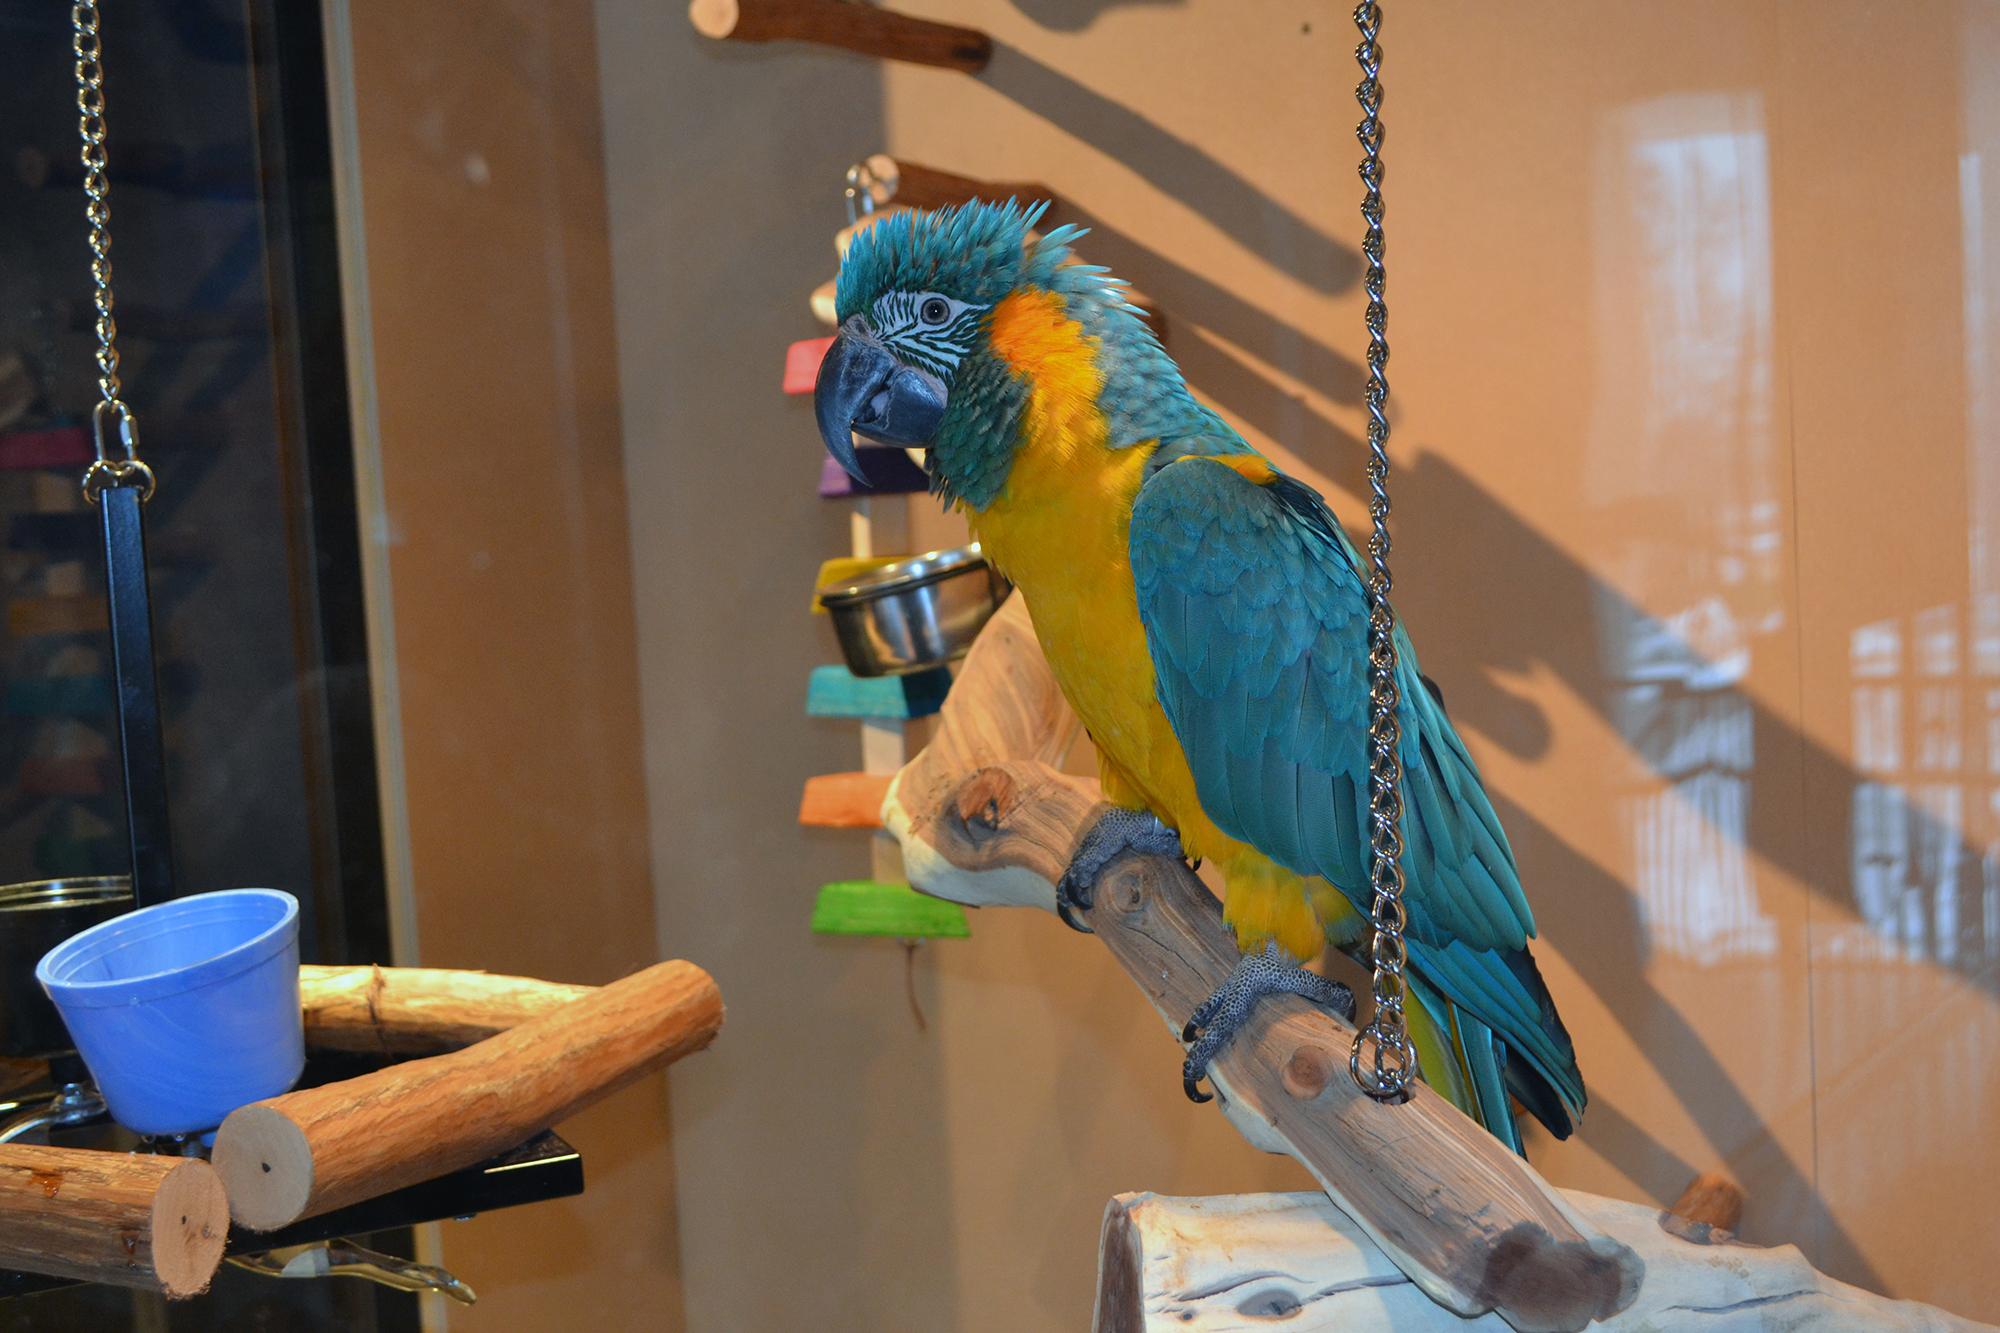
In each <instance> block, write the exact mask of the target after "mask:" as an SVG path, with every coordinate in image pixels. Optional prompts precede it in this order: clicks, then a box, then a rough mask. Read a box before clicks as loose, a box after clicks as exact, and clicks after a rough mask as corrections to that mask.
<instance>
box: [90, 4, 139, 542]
mask: <svg viewBox="0 0 2000 1333" xmlns="http://www.w3.org/2000/svg"><path fill="white" fill-rule="evenodd" d="M98 18H99V16H98V12H97V6H96V5H95V4H93V3H86V4H78V5H72V6H71V7H70V28H71V31H72V33H73V37H72V39H71V42H70V49H71V50H73V51H75V52H76V111H77V128H78V132H79V134H80V135H81V137H82V139H83V148H82V152H81V156H82V160H83V194H84V209H83V215H84V219H85V220H86V221H87V222H89V224H90V234H89V238H90V280H91V289H92V290H91V300H92V303H93V304H94V305H95V306H96V307H97V326H96V328H97V391H98V393H99V394H100V395H101V396H102V401H101V402H99V403H98V404H97V405H96V407H95V408H94V409H93V410H92V411H91V414H90V422H91V431H92V434H93V435H94V436H95V438H96V442H97V459H96V461H95V462H93V463H92V464H91V465H90V467H89V469H88V470H87V471H85V472H84V474H83V493H84V494H85V495H86V496H88V497H90V500H91V502H92V503H93V504H95V503H96V502H97V499H98V497H99V496H100V495H101V494H103V491H104V488H105V487H107V486H137V487H139V488H140V498H141V499H145V500H150V499H152V498H153V489H154V480H153V470H152V469H151V468H149V467H147V466H146V464H145V463H144V462H142V461H141V460H140V458H139V419H138V418H137V417H135V416H134V415H133V414H132V409H131V408H129V407H127V406H126V405H125V399H124V396H123V394H124V384H123V382H122V381H121V380H120V379H119V378H118V320H117V318H116V316H114V315H113V314H112V299H111V182H110V181H109V180H107V179H106V178H105V174H104V167H105V152H104V45H103V43H102V41H101V40H100V39H99V37H98V32H97V28H98ZM108 426H115V427H116V430H117V439H118V447H119V448H120V449H121V450H122V451H123V453H124V457H122V458H114V457H113V456H112V453H111V450H110V449H109V448H107V447H106V444H105V433H106V428H107V427H108Z"/></svg>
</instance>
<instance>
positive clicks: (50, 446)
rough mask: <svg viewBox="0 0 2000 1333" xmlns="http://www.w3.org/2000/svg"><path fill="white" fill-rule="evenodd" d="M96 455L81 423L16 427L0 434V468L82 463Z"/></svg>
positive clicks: (88, 433) (75, 464)
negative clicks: (9, 431)
mask: <svg viewBox="0 0 2000 1333" xmlns="http://www.w3.org/2000/svg"><path fill="white" fill-rule="evenodd" d="M94 457H96V453H95V451H94V450H92V449H91V447H90V432H89V431H88V430H86V429H84V428H83V427H82V426H52V427H50V428H49V429H47V430H17V431H13V432H11V433H10V434H6V435H0V468H4V469H7V470H10V471H19V470H23V469H26V468H38V467H83V466H85V465H86V464H88V463H89V462H90V460H91V459H92V458H94Z"/></svg>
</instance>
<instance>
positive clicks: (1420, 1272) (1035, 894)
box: [882, 596, 1688, 1330]
mask: <svg viewBox="0 0 2000 1333" xmlns="http://www.w3.org/2000/svg"><path fill="white" fill-rule="evenodd" d="M1076 732H1077V722H1076V719H1075V717H1074V715H1073V714H1071V713H1070V711H1069V709H1068V707H1067V705H1066V704H1065V702H1064V700H1063V699H1062V696H1061V693H1060V691H1059V690H1058V689H1057V687H1056V684H1055V682H1054V679H1053V677H1052V676H1051V675H1050V673H1049V670H1048V665H1047V663H1046V661H1044V660H1043V658H1042V655H1041V650H1040V647H1039V645H1038V644H1037V643H1036V641H1035V637H1034V629H1033V625H1032V623H1031V622H1030V620H1029V618H1028V613H1027V608H1026V606H1025V604H1024V603H1023V602H1022V600H1021V599H1020V597H1018V596H1016V597H1013V598H1010V599H1009V600H1008V601H1007V603H1006V604H1005V605H1003V606H1002V607H1001V609H1000V611H999V612H998V613H996V614H995V616H994V617H993V619H992V620H991V621H989V622H988V623H987V626H986V628H985V629H984V630H983V631H982V633H981V635H980V638H979V640H978V641H977V642H976V643H975V644H974V645H973V648H972V652H971V654H970V655H969V656H968V657H967V659H966V662H965V666H964V669H963V670H962V671H961V673H960V675H959V677H958V679H957V682H956V684H955V685H954V686H953V688H952V691H951V694H950V696H949V697H948V698H947V699H946V701H945V704H944V708H943V710H942V713H941V716H940V720H939V725H938V727H937V730H936V733H935V734H934V737H933V739H932V741H931V743H930V745H929V746H928V747H926V748H925V750H924V751H923V752H922V753H921V754H919V755H918V756H917V758H916V759H915V760H913V761H912V762H911V763H910V764H908V765H907V766H906V767H905V768H904V769H903V770H902V772H901V773H899V774H898V775H897V777H896V781H895V784H894V785H893V786H892V787H891V788H890V791H889V796H888V798H887V800H886V801H885V802H884V804H883V811H882V815H883V824H884V826H885V827H886V828H887V829H889V830H890V831H891V832H892V833H894V834H895V835H896V837H897V838H898V839H899V840H900V841H901V843H902V846H903V859H904V865H905V868H906V870H907V873H908V880H909V882H910V883H911V884H912V885H914V886H915V887H917V888H919V889H921V890H923V891H925V892H927V893H932V894H936V895H937V896H939V897H944V898H949V899H952V900H954V901H957V902H961V903H966V904H969V905H975V906H977V905H989V904H1015V905H1025V906H1037V907H1042V908H1044V909H1048V910H1053V908H1054V905H1055V888H1054V885H1055V882H1056V881H1057V880H1058V879H1059V878H1060V877H1061V875H1062V872H1063V870H1064V869H1065V868H1066V867H1067V866H1068V864H1069V861H1070V859H1071V856H1072V854H1073V853H1074V851H1075V848H1076V846H1077V844H1078V842H1079V841H1080V839H1081V838H1082V836H1083V834H1084V833H1085V832H1086V831H1087V830H1088V829H1089V828H1090V827H1091V825H1092V824H1093V823H1094V822H1095V820H1096V818H1097V816H1098V814H1099V813H1100V811H1101V810H1102V809H1103V805H1102V802H1101V801H1100V799H1099V795H1098V791H1097V787H1096V784H1095V783H1094V782H1091V781H1088V780H1085V779H1082V778H1077V777H1072V776H1069V775H1066V774H1064V773H1061V772H1059V771H1057V767H1056V766H1057V765H1058V764H1060V763H1061V762H1062V757H1063V755H1064V754H1065V753H1066V752H1067V750H1068V748H1069V746H1070V743H1071V742H1072V740H1073V739H1074V737H1075V735H1076ZM1088 921H1089V924H1090V925H1091V926H1092V927H1093V928H1094V929H1095V930H1096V932H1097V938H1098V939H1099V940H1100V941H1102V942H1103V943H1104V945H1105V946H1106V947H1107V948H1108V949H1109V950H1110V951H1111V953H1112V955H1113V956H1114V957H1115V958H1117V960H1118V962H1119V963H1120V964H1121V965H1122V966H1123V967H1124V968H1125V970H1126V972H1127V973H1129V974H1130V975H1131V977H1132V979H1133V981H1134V982H1135V983H1136V984H1137V985H1138V986H1139V988H1140V989H1141V990H1142V991H1143V992H1144V993H1145V995H1146V997H1147V998H1148V999H1150V1000H1151V1001H1152V1002H1153V1005H1154V1007H1155V1008H1156V1009H1157V1010H1158V1011H1159V1012H1160V1014H1161V1016H1162V1017H1163V1018H1164V1019H1165V1020H1166V1022H1167V1025H1168V1027H1169V1029H1170V1030H1171V1031H1173V1032H1174V1033H1175V1034H1176V1035H1178V1033H1179V1030H1180V1027H1181V1025H1182V1023H1183V1022H1184V1021H1185V1020H1186V1018H1187V1016H1188V1015H1189V1014H1190V1013H1191V1012H1193V1010H1194V1008H1195V1006H1196V1005H1197V1004H1198V1003H1199V1002H1200V1001H1201V1000H1202V999H1204V998H1205V997H1206V996H1207V995H1208V994H1209V993H1210V991H1211V990H1213V989H1214V987H1215V986H1216V985H1218V984H1219V983H1220V982H1221V981H1222V980H1223V979H1224V978H1225V977H1226V976H1227V975H1228V974H1229V972H1230V969H1231V967H1232V966H1233V965H1234V963H1235V961H1236V958H1237V951H1236V946H1235V941H1234V939H1233V937H1232V936H1231V934H1230V932H1229V930H1228V928H1227V927H1226V926H1224V924H1223V922H1222V918H1221V912H1220V905H1219V904H1218V903H1216V901H1215V899H1214V898H1213V897H1212V896H1211V895H1210V894H1209V893H1208V891H1207V890H1206V889H1205V888H1204V887H1203V886H1202V884H1201V882H1200V881H1199V880H1198V879H1196V878H1195V876H1194V874H1193V873H1192V872H1191V871H1190V870H1189V869H1188V868H1187V866H1186V865H1184V864H1183V863H1181V862H1180V861H1178V860H1172V859H1167V858H1161V857H1136V856H1134V857H1127V858H1126V859H1124V860H1123V861H1121V862H1117V863H1114V865H1113V866H1112V867H1111V868H1110V870H1109V872H1108V873H1107V875H1106V876H1105V877H1104V879H1102V880H1101V881H1100V883H1099V889H1098V894H1097V899H1096V903H1095V905H1094V906H1093V908H1092V909H1091V911H1090V912H1089V913H1088ZM1352 1040H1353V1029H1352V1028H1351V1027H1349V1026H1348V1025H1347V1024H1345V1023H1342V1022H1340V1021H1339V1020H1338V1019H1336V1018H1335V1017H1334V1016H1333V1015H1332V1014H1330V1013H1328V1012H1327V1011H1325V1010H1323V1009H1319V1008H1315V1007H1314V1006H1311V1005H1309V1004H1307V1003H1306V1002H1305V1001H1304V1000H1301V999H1297V998H1294V997H1281V998H1276V999H1271V1000H1266V1001H1265V1002H1263V1003H1261V1004H1260V1005H1259V1006H1258V1007H1257V1009H1256V1011H1255V1012H1254V1014H1253V1017H1252V1019H1251V1021H1250V1022H1249V1023H1248V1024H1247V1025H1246V1026H1245V1027H1244V1028H1243V1030H1242V1031H1241V1032H1240V1033H1239V1034H1238V1035H1237V1036H1236V1038H1235V1039H1234V1041H1232V1042H1231V1043H1230V1045H1229V1046H1227V1047H1226V1048H1225V1049H1224V1050H1223V1052H1222V1054H1221V1055H1220V1056H1219V1057H1218V1058H1217V1059H1216V1060H1215V1062H1214V1063H1213V1065H1212V1066H1211V1068H1210V1077H1211V1080H1212V1083H1213V1085H1214V1087H1215V1090H1216V1092H1217V1094H1218V1102H1219V1103H1220V1105H1221V1107H1222V1109H1223V1111H1224V1112H1225V1114H1227V1115H1228V1116H1229V1119H1230V1122H1231V1123H1232V1124H1233V1125H1234V1126H1235V1127H1236V1128H1237V1130H1238V1131H1239V1132H1240V1133H1242V1134H1243V1135H1244V1137H1245V1138H1247V1139H1249V1141H1250V1142H1251V1143H1253V1144H1255V1145H1256V1146H1258V1147H1260V1148H1264V1149H1267V1150H1268V1151H1272V1152H1279V1153H1285V1154H1288V1155H1290V1156H1292V1157H1294V1158H1295V1159H1297V1160H1298V1161H1299V1162H1300V1163H1301V1164H1303V1165H1304V1166H1305V1167H1306V1168H1307V1169H1308V1170H1309V1171H1311V1172H1312V1174H1313V1176H1314V1177H1315V1178H1316V1179H1317V1180H1318V1181H1319V1183H1320V1184H1321V1186H1323V1187H1324V1189H1325V1190H1326V1194H1327V1197H1328V1198H1329V1199H1331V1200H1332V1201H1333V1203H1334V1204H1336V1205H1338V1207H1339V1209H1340V1212H1341V1214H1344V1215H1345V1216H1346V1217H1347V1218H1349V1219H1351V1220H1352V1222H1353V1224H1354V1227H1355V1228H1357V1229H1358V1231H1357V1234H1358V1235H1359V1236H1361V1237H1364V1238H1365V1242H1366V1244H1367V1245H1368V1246H1369V1247H1372V1251H1373V1252H1374V1253H1376V1254H1377V1255H1378V1256H1381V1257H1384V1258H1386V1260H1387V1262H1388V1263H1390V1264H1392V1265H1393V1266H1394V1269H1395V1270H1396V1271H1398V1272H1400V1273H1401V1274H1402V1275H1403V1276H1404V1277H1406V1278H1407V1279H1408V1280H1409V1282H1410V1283H1412V1284H1413V1285H1414V1287H1415V1289H1417V1290H1420V1291H1422V1292H1423V1293H1424V1295H1426V1296H1427V1297H1429V1298H1430V1299H1431V1300H1432V1301H1434V1302H1436V1303H1437V1304H1438V1305H1440V1306H1443V1307H1444V1308H1445V1309H1447V1310H1450V1311H1452V1312H1454V1313H1455V1314H1456V1315H1460V1316H1466V1317H1471V1316H1477V1315H1482V1314H1487V1313H1489V1312H1490V1313H1493V1314H1497V1315H1498V1316H1500V1317H1501V1318H1502V1319H1504V1320H1505V1321H1506V1322H1507V1323H1508V1324H1510V1325H1512V1326H1513V1327H1514V1328H1516V1329H1523V1330H1526V1329H1580V1328H1582V1327H1584V1326H1585V1325H1586V1324H1588V1323H1589V1322H1590V1321H1592V1320H1602V1319H1609V1318H1611V1317H1612V1316H1615V1315H1617V1314H1618V1313H1619V1312H1620V1311H1627V1310H1630V1309H1633V1308H1636V1307H1635V1305H1634V1302H1635V1301H1636V1300H1638V1299H1639V1298H1640V1295H1641V1291H1642V1288H1643V1285H1644V1283H1645V1282H1646V1281H1647V1280H1648V1277H1647V1274H1648V1267H1647V1263H1648V1259H1647V1253H1648V1252H1647V1251H1644V1250H1641V1249H1638V1248H1635V1247H1634V1246H1633V1245H1632V1244H1630V1243H1629V1241H1628V1240H1627V1239H1625V1238H1624V1237H1623V1236H1622V1235H1620V1234H1613V1233H1608V1232H1607V1231H1606V1230H1605V1229H1604V1228H1603V1227H1602V1226H1601V1225H1599V1223H1598V1222H1597V1221H1594V1220H1593V1218H1592V1215H1591V1214H1590V1213H1589V1212H1588V1211H1587V1210H1585V1209H1584V1208H1582V1207H1580V1206H1579V1205H1578V1204H1577V1203H1575V1202H1572V1200H1571V1199H1569V1198H1568V1197H1566V1196H1565V1195H1564V1194H1563V1193H1562V1192H1561V1191H1559V1190H1557V1189H1555V1188H1554V1187H1553V1186H1551V1185H1550V1184H1549V1183H1548V1182H1547V1181H1546V1180H1544V1179H1542V1177H1541V1176H1540V1175H1538V1174H1537V1173H1536V1172H1535V1171H1534V1170H1533V1169H1532V1168H1531V1167H1529V1165H1528V1164H1527V1163H1526V1162H1525V1161H1523V1160H1521V1159H1520V1158H1519V1157H1516V1156H1515V1155H1514V1154H1513V1153H1511V1152H1509V1151H1508V1150H1507V1149H1506V1148H1504V1147H1503V1146H1501V1144H1500V1142H1499V1141H1498V1140H1497V1139H1495V1138H1494V1137H1493V1136H1492V1135H1490V1134H1488V1133H1487V1132H1486V1131H1485V1130H1484V1129H1482V1128H1481V1127H1479V1126H1478V1125H1476V1124H1474V1123H1473V1122H1472V1121H1471V1120H1469V1119H1467V1118H1466V1117H1465V1116H1464V1115H1462V1114H1460V1113H1459V1111H1458V1110H1457V1109H1455V1108H1454V1107H1452V1106H1451V1105H1450V1104H1449V1103H1447V1102H1446V1101H1444V1099H1443V1098H1441V1097H1439V1096H1438V1095H1437V1094H1435V1093H1433V1092H1432V1091H1431V1090H1430V1089H1429V1088H1428V1087H1426V1086H1423V1085H1421V1084H1419V1085H1418V1086H1417V1087H1416V1090H1415V1093H1414V1095H1413V1096H1412V1097H1411V1098H1410V1099H1409V1100H1408V1101H1407V1102H1406V1103H1404V1104H1402V1105H1383V1104H1381V1103H1377V1102H1375V1101H1373V1100H1371V1099H1369V1098H1368V1097H1366V1096H1365V1095H1363V1094H1362V1093H1361V1092H1360V1090H1359V1089H1358V1088H1356V1087H1355V1085H1354V1082H1353V1080H1352V1079H1351V1078H1350V1077H1349V1076H1348V1071H1347V1056H1348V1050H1349V1046H1350V1043H1351V1042H1352ZM1364 1058H1365V1057H1364ZM1161 1086H1162V1088H1163V1089H1164V1088H1167V1087H1170V1086H1172V1084H1171V1082H1170V1080H1168V1079H1167V1078H1166V1077H1165V1071H1164V1070H1163V1073H1162V1080H1161ZM1651 1215H1653V1214H1652V1212H1651V1211H1650V1210H1649V1216H1651ZM1328 1216H1329V1217H1331V1216H1334V1215H1333V1214H1328ZM1655 1230H1658V1228H1657V1227H1656V1228H1655ZM1325 1240H1326V1243H1327V1244H1328V1245H1329V1246H1333V1245H1337V1244H1343V1243H1347V1242H1343V1241H1342V1240H1341V1238H1340V1234H1339V1233H1338V1232H1337V1231H1336V1230H1335V1229H1333V1228H1331V1227H1329V1228H1327V1229H1326V1232H1325ZM1649 1240H1650V1237H1649ZM1200 1243H1201V1241H1200V1238H1198V1237H1195V1238H1190V1240H1189V1242H1188V1244H1190V1245H1198V1244H1200ZM1676 1244H1681V1245H1686V1244H1688V1242H1687V1241H1684V1240H1678V1239H1677V1240H1676ZM1180 1248H1181V1249H1182V1250H1185V1249H1186V1248H1187V1247H1186V1246H1181V1247H1180ZM1181 1258H1182V1259H1183V1260H1184V1261H1185V1262H1188V1263H1193V1262H1196V1261H1197V1260H1196V1259H1195V1258H1194V1257H1193V1256H1191V1255H1187V1254H1183V1255H1181ZM1109 1326H1110V1327H1127V1326H1129V1325H1115V1324H1114V1325H1109ZM1176 1326H1179V1325H1176ZM1231 1326H1232V1327H1236V1326H1239V1325H1235V1324H1232V1325H1231ZM1288 1327H1290V1325H1288Z"/></svg>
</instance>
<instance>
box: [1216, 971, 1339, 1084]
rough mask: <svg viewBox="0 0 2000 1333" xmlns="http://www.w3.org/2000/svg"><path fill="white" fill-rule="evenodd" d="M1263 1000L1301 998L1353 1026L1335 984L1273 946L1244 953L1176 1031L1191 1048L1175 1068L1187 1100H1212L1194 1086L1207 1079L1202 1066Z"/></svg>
mask: <svg viewBox="0 0 2000 1333" xmlns="http://www.w3.org/2000/svg"><path fill="white" fill-rule="evenodd" d="M1266 995H1303V996H1304V997H1305V998H1306V999H1308V1000H1311V1001H1312V1002H1313V1003H1314V1004H1323V1005H1325V1006H1326V1007H1327V1008H1329V1009H1331V1010H1333V1011H1334V1012H1335V1013H1337V1014H1339V1015H1340V1016H1341V1017H1342V1018H1344V1019H1346V1020H1347V1021H1348V1022H1350V1023H1351V1022H1353V1021H1354V992H1353V991H1351V990H1349V989H1348V988H1347V987H1345V986H1343V985H1341V984H1340V983H1339V982H1338V981H1329V980H1327V979H1326V978H1325V977H1323V976H1320V975H1319V974H1318V973H1316V972H1308V971H1306V970H1305V969H1304V968H1303V967H1300V966H1299V965H1298V964H1297V963H1294V962H1293V961H1292V960H1291V957H1290V956H1289V955H1288V954H1286V953H1285V952H1284V951H1283V950H1281V949H1280V948H1278V946H1277V944H1276V943H1275V942H1273V943H1270V944H1266V945H1265V946H1264V952H1262V953H1247V954H1244V955H1243V957H1242V958H1240V959H1238V960H1237V963H1236V970H1235V971H1234V972H1231V973H1230V974H1229V979H1228V980H1227V981H1224V982H1223V983H1222V984H1221V985H1220V986H1218V987H1216V989H1215V994H1213V995H1211V996H1209V997H1208V998H1207V999H1206V1000H1203V1001H1202V1002H1201V1007H1200V1008H1199V1009H1197V1010H1195V1011H1194V1015H1193V1016H1192V1017H1191V1018H1189V1019H1188V1021H1187V1026H1186V1027H1184V1028H1182V1029H1181V1040H1182V1041H1191V1042H1193V1043H1194V1045H1193V1046H1192V1047H1190V1048H1189V1049H1188V1055H1187V1062H1186V1063H1185V1064H1183V1065H1182V1066H1181V1087H1183V1088H1184V1089H1186V1090H1187V1095H1188V1100H1189V1101H1191V1102H1205V1101H1209V1100H1212V1098H1211V1095H1210V1094H1208V1093H1206V1092H1203V1091H1202V1090H1201V1089H1200V1088H1198V1087H1197V1086H1195V1085H1196V1084H1198V1083H1200V1082H1201V1081H1202V1079H1204V1078H1206V1077H1208V1062H1209V1061H1211V1060H1213V1059H1214V1058H1215V1057H1216V1056H1217V1055H1218V1054H1219V1053H1220V1052H1221V1050H1222V1048H1223V1047H1224V1046H1226V1045H1228V1043H1229V1039H1230V1038H1231V1037H1233V1036H1235V1035H1236V1030H1237V1029H1238V1028H1240V1027H1242V1026H1243V1024H1244V1023H1245V1022H1246V1021H1248V1020H1249V1017H1250V1011H1251V1010H1252V1009H1254V1008H1256V1006H1257V1001H1259V1000H1261V999H1263V998H1264V997H1265V996H1266ZM1197 1033H1199V1034H1200V1035H1199V1036H1197V1035H1196V1034H1197Z"/></svg>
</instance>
